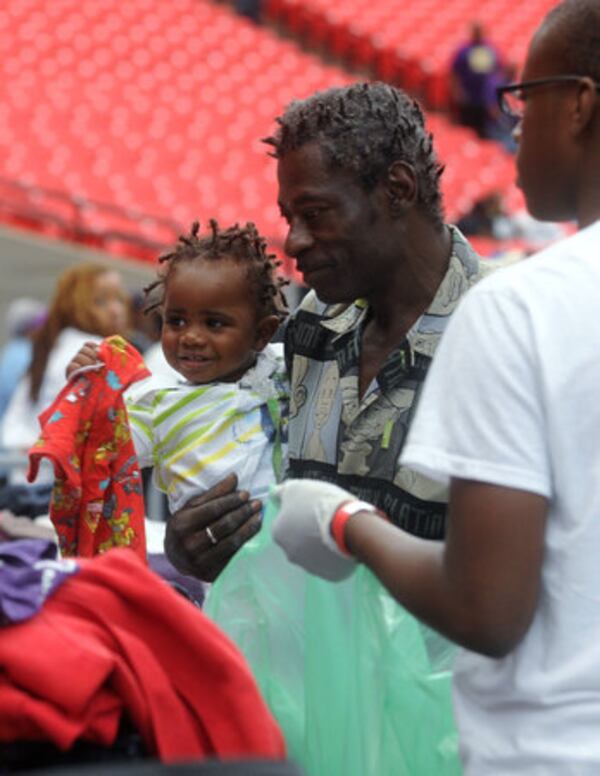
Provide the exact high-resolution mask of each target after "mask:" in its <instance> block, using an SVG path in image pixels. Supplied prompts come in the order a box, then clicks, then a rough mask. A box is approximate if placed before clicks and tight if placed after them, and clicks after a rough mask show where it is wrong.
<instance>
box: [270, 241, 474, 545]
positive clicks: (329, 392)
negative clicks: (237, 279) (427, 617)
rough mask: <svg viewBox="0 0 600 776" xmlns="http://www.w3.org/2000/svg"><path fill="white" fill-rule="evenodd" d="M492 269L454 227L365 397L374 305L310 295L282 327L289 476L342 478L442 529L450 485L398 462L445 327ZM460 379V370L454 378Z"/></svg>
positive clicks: (431, 534) (435, 530)
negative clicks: (439, 270) (433, 282)
mask: <svg viewBox="0 0 600 776" xmlns="http://www.w3.org/2000/svg"><path fill="white" fill-rule="evenodd" d="M486 269H487V268H485V267H484V266H483V265H482V264H481V263H480V261H479V259H478V257H477V256H476V254H475V253H474V252H473V250H472V249H471V247H470V246H469V244H468V243H467V241H466V240H465V238H464V237H463V236H462V235H461V234H460V232H459V231H458V230H457V229H455V228H452V255H451V257H450V262H449V266H448V270H447V272H446V275H445V276H444V278H443V280H442V283H441V284H440V287H439V288H438V290H437V293H436V295H435V297H434V299H433V301H432V303H431V305H430V307H429V309H428V310H427V311H426V312H425V313H424V314H423V315H422V316H421V317H420V318H419V319H418V320H417V321H416V322H415V323H414V325H413V326H412V327H411V329H410V331H409V332H408V333H407V335H406V336H405V338H404V339H403V340H402V342H400V343H399V344H398V346H397V347H396V348H394V349H393V350H392V352H391V353H390V354H389V355H388V357H387V358H386V360H385V362H384V364H383V366H382V367H381V369H380V371H379V373H378V375H377V376H376V378H375V379H374V380H373V381H372V383H371V385H370V386H369V387H368V388H367V390H366V392H365V394H364V396H363V397H362V398H359V388H358V377H359V359H360V348H361V337H362V333H363V329H364V324H365V322H366V319H367V314H368V305H367V304H366V303H365V302H364V301H362V300H358V301H356V302H354V303H353V304H350V305H332V306H327V305H324V304H323V303H321V302H319V301H318V299H317V297H316V296H315V294H314V293H313V292H311V293H309V294H308V295H307V296H306V297H305V299H304V300H303V301H302V303H301V305H300V306H299V308H298V310H297V311H296V312H295V314H294V316H293V318H292V319H291V320H290V321H289V324H288V326H287V329H286V333H285V346H286V360H287V364H288V369H289V372H290V377H291V397H290V422H289V469H288V473H287V476H288V477H311V478H315V479H320V480H326V481H330V482H335V483H336V484H338V485H340V486H341V487H343V488H346V489H347V490H349V491H351V492H352V493H354V494H355V495H356V496H358V497H359V498H362V499H365V500H366V501H369V502H370V503H372V504H375V505H376V506H378V507H379V508H381V509H382V510H383V511H384V512H385V513H386V514H387V515H388V516H389V517H390V518H391V519H392V520H393V522H394V523H396V524H397V525H399V526H401V527H402V528H404V529H405V530H407V531H409V532H410V533H412V534H415V535H417V536H421V537H424V538H429V539H439V538H442V537H443V535H444V531H445V518H446V506H447V491H446V489H445V488H444V487H442V486H440V485H438V484H437V483H435V482H433V481H431V480H428V479H426V478H425V477H423V476H421V475H419V474H416V473H415V472H412V471H410V470H409V469H406V468H404V467H403V466H400V464H399V457H400V452H401V450H402V447H403V445H404V441H405V439H406V435H407V430H408V427H409V424H410V422H411V419H412V417H413V415H414V413H415V410H416V406H417V402H418V398H419V395H420V391H421V388H422V385H423V381H424V380H425V376H426V374H427V370H428V368H429V365H430V363H431V359H432V356H433V354H434V352H435V349H436V347H437V345H438V342H439V340H440V337H441V335H442V333H443V331H444V328H445V326H446V324H447V322H448V320H449V318H450V315H451V314H452V313H453V312H454V309H455V308H456V306H457V304H458V302H459V300H460V298H461V296H462V295H463V294H464V293H466V291H467V290H468V289H469V288H470V287H471V286H472V285H473V283H475V282H476V281H477V280H479V279H480V278H481V277H482V275H483V274H485V271H486ZM457 379H460V376H457Z"/></svg>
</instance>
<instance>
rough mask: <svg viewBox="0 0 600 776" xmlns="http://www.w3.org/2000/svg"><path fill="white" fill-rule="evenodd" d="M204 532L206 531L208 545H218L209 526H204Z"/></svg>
mask: <svg viewBox="0 0 600 776" xmlns="http://www.w3.org/2000/svg"><path fill="white" fill-rule="evenodd" d="M205 531H206V535H207V536H208V538H209V539H210V543H211V544H218V543H219V540H218V539H217V537H216V536H215V535H214V533H213V532H212V530H211V527H210V526H209V525H207V526H206V528H205Z"/></svg>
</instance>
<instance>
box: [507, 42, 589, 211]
mask: <svg viewBox="0 0 600 776" xmlns="http://www.w3.org/2000/svg"><path fill="white" fill-rule="evenodd" d="M556 34H557V31H555V30H548V31H544V30H542V31H541V32H540V33H538V34H537V35H536V36H535V37H534V39H533V41H532V44H531V47H530V49H529V54H528V57H527V61H526V63H525V68H524V70H523V75H522V80H523V81H530V80H534V79H538V78H550V77H552V76H555V75H560V74H561V73H560V66H559V65H558V64H557V55H556V50H557V47H556V45H555V44H554V40H556ZM523 97H524V114H523V120H522V121H521V123H520V124H519V125H518V126H517V128H516V130H515V137H516V139H517V142H518V152H517V184H518V185H519V187H520V188H521V189H522V190H523V193H524V195H525V199H526V201H527V209H528V210H529V212H530V213H531V215H532V216H534V217H535V218H538V219H540V220H542V221H565V220H569V219H570V218H573V215H574V212H573V210H574V205H575V194H574V191H573V174H572V173H573V165H572V156H571V154H570V151H571V147H570V145H569V132H568V129H567V119H568V114H567V110H566V106H567V100H568V99H570V98H572V97H573V89H572V88H571V86H569V85H565V84H558V85H548V86H540V87H534V88H531V89H525V90H524V92H523Z"/></svg>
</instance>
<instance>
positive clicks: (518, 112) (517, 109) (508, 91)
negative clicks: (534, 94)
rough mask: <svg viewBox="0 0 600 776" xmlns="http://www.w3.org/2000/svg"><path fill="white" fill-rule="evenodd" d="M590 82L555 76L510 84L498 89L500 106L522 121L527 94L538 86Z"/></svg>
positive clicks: (512, 116)
mask: <svg viewBox="0 0 600 776" xmlns="http://www.w3.org/2000/svg"><path fill="white" fill-rule="evenodd" d="M585 80H589V79H588V78H587V76H583V75H555V76H554V77H553V78H537V79H535V80H534V81H523V82H522V83H520V84H508V85H507V86H499V87H498V88H497V89H496V95H497V97H498V106H499V107H500V110H501V111H502V113H504V114H505V115H506V116H509V117H510V118H511V119H515V120H516V121H521V119H522V118H523V111H524V110H525V105H524V103H525V92H526V91H527V89H533V88H535V87H537V86H559V85H560V84H575V83H581V81H585ZM594 85H595V87H596V90H597V91H599V92H600V84H598V83H595V84H594Z"/></svg>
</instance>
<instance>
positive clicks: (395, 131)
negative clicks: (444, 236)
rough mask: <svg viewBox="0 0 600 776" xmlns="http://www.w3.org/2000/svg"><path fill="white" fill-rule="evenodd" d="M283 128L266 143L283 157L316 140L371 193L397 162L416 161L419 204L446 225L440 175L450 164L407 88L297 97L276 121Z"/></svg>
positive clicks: (346, 89)
mask: <svg viewBox="0 0 600 776" xmlns="http://www.w3.org/2000/svg"><path fill="white" fill-rule="evenodd" d="M276 121H277V123H278V125H279V126H278V128H277V130H276V131H275V133H274V134H273V135H272V136H271V137H267V138H264V140H263V142H265V143H267V144H268V145H271V146H272V147H273V149H274V151H273V152H272V156H274V157H275V158H276V159H281V158H282V157H283V156H285V155H286V154H287V153H288V152H289V151H293V150H295V149H297V148H300V147H301V146H303V145H304V144H305V143H308V142H310V141H312V140H316V141H318V142H319V144H320V146H321V148H322V149H323V152H324V154H325V156H326V159H327V160H328V162H329V163H330V164H331V165H332V166H333V167H337V168H339V169H342V170H348V171H350V172H351V173H352V174H353V175H354V176H355V178H356V180H357V181H358V182H359V183H360V185H361V186H362V187H363V188H364V189H365V190H367V191H371V190H372V189H373V188H375V186H376V185H377V183H379V182H380V181H381V180H382V178H383V176H384V175H385V173H386V172H387V170H388V168H389V166H390V165H391V164H392V163H393V162H395V161H403V162H407V163H408V164H410V165H411V166H412V167H413V168H414V170H415V172H416V175H417V179H418V200H417V201H418V205H419V207H420V208H421V210H422V211H423V212H424V213H425V214H426V215H428V216H429V217H430V218H431V219H432V220H433V221H435V222H437V223H440V224H441V223H442V221H443V208H442V197H441V193H440V186H439V179H440V175H441V174H442V172H443V170H444V168H443V166H442V165H440V164H439V162H438V160H437V157H436V154H435V152H434V149H433V137H432V135H431V133H429V132H427V130H426V129H425V119H424V116H423V111H422V110H421V108H420V106H419V104H418V103H417V102H416V101H415V100H413V99H412V98H411V97H409V96H408V95H407V94H406V93H405V92H403V91H402V90H401V89H397V88H396V87H394V86H390V85H389V84H384V83H380V82H374V83H356V84H352V85H351V86H343V87H333V88H331V89H327V90H325V91H322V92H316V93H315V94H313V95H312V96H311V97H308V98H307V99H305V100H296V101H294V102H292V103H291V104H290V105H288V107H287V108H286V110H285V112H284V113H283V115H282V116H279V117H278V118H277V119H276Z"/></svg>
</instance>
